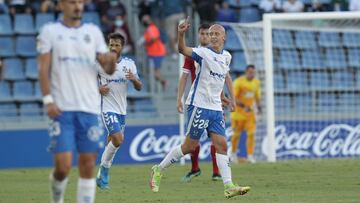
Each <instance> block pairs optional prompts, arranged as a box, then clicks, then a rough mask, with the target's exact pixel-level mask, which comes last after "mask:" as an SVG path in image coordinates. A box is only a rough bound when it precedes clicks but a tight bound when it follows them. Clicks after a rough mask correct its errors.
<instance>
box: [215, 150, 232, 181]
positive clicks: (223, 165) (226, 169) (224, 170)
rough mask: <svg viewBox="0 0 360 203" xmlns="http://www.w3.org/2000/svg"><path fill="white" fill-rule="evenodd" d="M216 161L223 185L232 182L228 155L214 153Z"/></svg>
mask: <svg viewBox="0 0 360 203" xmlns="http://www.w3.org/2000/svg"><path fill="white" fill-rule="evenodd" d="M216 162H217V165H218V167H219V169H220V174H221V177H222V180H223V182H224V185H226V184H229V183H232V180H231V168H230V162H229V157H228V156H227V155H224V154H218V153H216Z"/></svg>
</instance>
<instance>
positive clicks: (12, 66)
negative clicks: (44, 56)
mask: <svg viewBox="0 0 360 203" xmlns="http://www.w3.org/2000/svg"><path fill="white" fill-rule="evenodd" d="M24 79H25V74H24V69H23V64H22V62H21V61H20V59H17V58H10V59H5V60H4V80H11V81H14V80H24Z"/></svg>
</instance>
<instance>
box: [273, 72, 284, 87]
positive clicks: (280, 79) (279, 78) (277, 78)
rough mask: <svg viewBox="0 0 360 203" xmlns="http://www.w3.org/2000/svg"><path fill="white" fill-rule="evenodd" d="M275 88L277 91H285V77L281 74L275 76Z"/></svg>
mask: <svg viewBox="0 0 360 203" xmlns="http://www.w3.org/2000/svg"><path fill="white" fill-rule="evenodd" d="M274 88H275V91H276V90H283V89H285V82H284V77H283V75H282V74H281V73H275V74H274Z"/></svg>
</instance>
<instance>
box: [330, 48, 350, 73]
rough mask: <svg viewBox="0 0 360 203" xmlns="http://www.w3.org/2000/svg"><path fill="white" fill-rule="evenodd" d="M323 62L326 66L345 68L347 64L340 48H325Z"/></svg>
mask: <svg viewBox="0 0 360 203" xmlns="http://www.w3.org/2000/svg"><path fill="white" fill-rule="evenodd" d="M325 64H326V67H328V68H339V69H344V68H346V67H347V64H346V57H345V53H344V50H343V49H342V48H336V49H335V48H329V49H326V54H325Z"/></svg>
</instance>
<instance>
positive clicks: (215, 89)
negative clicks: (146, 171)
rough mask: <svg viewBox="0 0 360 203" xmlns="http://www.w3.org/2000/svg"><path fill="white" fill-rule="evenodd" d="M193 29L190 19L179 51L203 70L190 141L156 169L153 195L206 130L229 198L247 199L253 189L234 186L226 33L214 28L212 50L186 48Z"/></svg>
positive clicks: (192, 105)
mask: <svg viewBox="0 0 360 203" xmlns="http://www.w3.org/2000/svg"><path fill="white" fill-rule="evenodd" d="M189 27H190V24H189V19H186V20H185V21H184V22H182V23H181V24H180V25H179V26H178V34H179V38H178V49H179V52H180V53H181V54H183V55H185V56H188V57H191V58H192V59H194V60H195V61H196V62H197V63H198V64H199V65H200V68H198V69H197V70H196V79H195V81H194V83H193V84H192V86H191V90H190V93H189V96H188V98H187V101H186V104H187V105H188V109H187V110H188V114H189V119H188V127H187V133H186V134H187V137H186V138H185V141H184V143H183V144H182V145H180V146H177V147H175V148H174V149H172V150H171V151H170V152H169V153H168V154H167V155H166V157H165V158H164V159H163V160H162V161H161V163H160V164H159V165H154V166H153V167H152V169H151V170H152V173H151V179H150V187H151V190H152V191H153V192H158V191H159V187H160V181H161V177H162V175H163V172H164V171H165V170H166V169H167V168H168V167H169V166H170V165H171V164H173V163H175V162H176V161H178V160H179V159H180V158H181V157H182V156H184V155H185V154H188V153H191V152H193V151H194V149H195V148H196V146H198V144H199V139H200V136H201V135H202V134H203V132H204V131H205V130H206V131H207V132H208V134H209V135H210V137H211V139H212V141H213V143H214V145H215V149H216V162H217V165H218V167H219V170H220V174H221V177H222V180H223V183H224V195H225V197H226V198H231V197H234V196H237V195H243V194H245V193H247V192H248V191H249V190H250V187H240V186H238V185H236V184H234V183H233V182H232V178H231V168H230V163H229V157H228V156H227V143H226V139H225V122H224V116H223V112H222V104H221V96H220V95H221V92H222V90H223V88H224V83H226V86H227V88H228V90H229V93H230V100H231V102H230V108H231V110H233V108H234V107H235V100H234V94H233V89H232V80H231V77H230V74H229V65H230V61H231V55H230V53H229V52H227V51H225V50H223V47H224V42H225V29H224V27H222V26H221V25H219V24H214V25H212V26H211V27H210V28H209V35H210V43H211V44H210V46H209V47H199V48H190V47H187V46H186V44H185V32H186V31H187V30H188V29H189Z"/></svg>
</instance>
